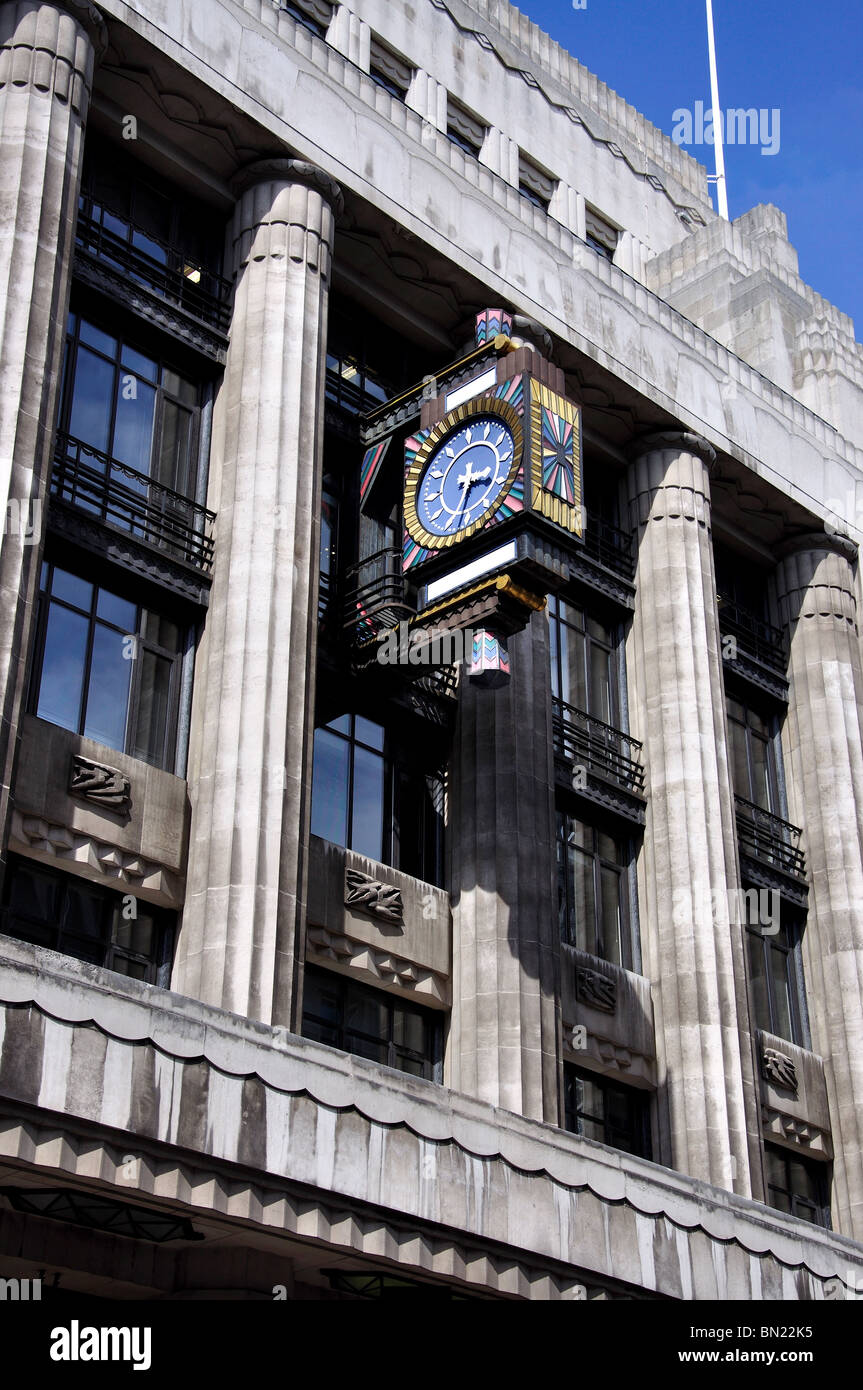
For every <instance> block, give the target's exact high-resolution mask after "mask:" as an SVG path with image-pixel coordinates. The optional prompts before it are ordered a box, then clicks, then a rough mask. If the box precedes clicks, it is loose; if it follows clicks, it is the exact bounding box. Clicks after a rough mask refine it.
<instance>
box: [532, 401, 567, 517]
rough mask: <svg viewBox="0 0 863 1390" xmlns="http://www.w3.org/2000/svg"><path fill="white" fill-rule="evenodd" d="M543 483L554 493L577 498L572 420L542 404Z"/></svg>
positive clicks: (565, 500)
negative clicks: (573, 460)
mask: <svg viewBox="0 0 863 1390" xmlns="http://www.w3.org/2000/svg"><path fill="white" fill-rule="evenodd" d="M540 418H541V429H542V485H543V487H544V488H545V490H546V491H547V492H550V493H551V494H552V496H553V497H561V498H562V499H563V501H564V502H570V503H572V502H574V501H575V473H574V469H573V462H572V443H573V429H572V422H571V421H570V420H565V419H564V418H563V416H562V415H558V414H557V413H556V412H555V411H553V410H549V409H548V408H547V407H546V406H542V407H541V417H540Z"/></svg>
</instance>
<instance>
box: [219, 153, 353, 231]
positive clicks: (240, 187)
mask: <svg viewBox="0 0 863 1390" xmlns="http://www.w3.org/2000/svg"><path fill="white" fill-rule="evenodd" d="M262 183H281V184H283V185H284V186H285V187H288V186H289V185H291V184H302V185H303V186H304V187H305V188H311V189H313V190H314V191H315V192H316V193H319V194H320V195H321V197H322V198H324V199H325V200H326V202H327V203H329V205H330V207H331V208H332V210H333V212H334V213H335V215H336V217H340V216H341V214H342V212H343V211H344V205H345V200H344V195H343V194H342V190H341V188H340V187H339V185H338V184H337V183H336V181H335V179H333V178H330V175H329V174H327V173H325V172H324V170H323V169H319V168H318V166H317V165H316V164H310V163H309V162H308V161H307V160H305V159H287V158H284V159H282V158H273V159H256V160H255V162H254V163H253V164H247V165H246V166H245V167H244V168H242V169H239V170H238V171H237V173H236V174H235V175H234V177H233V178H232V180H231V191H232V192H233V193H234V195H235V196H236V197H237V198H241V197H242V195H243V194H244V193H247V192H248V191H249V189H250V188H254V187H255V186H256V185H258V184H262Z"/></svg>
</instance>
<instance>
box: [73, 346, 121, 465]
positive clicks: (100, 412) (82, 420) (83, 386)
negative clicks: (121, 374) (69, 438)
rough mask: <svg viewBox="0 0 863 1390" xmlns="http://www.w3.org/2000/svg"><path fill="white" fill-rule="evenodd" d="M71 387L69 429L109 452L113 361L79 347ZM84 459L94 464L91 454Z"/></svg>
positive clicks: (103, 451) (76, 436) (94, 446)
mask: <svg viewBox="0 0 863 1390" xmlns="http://www.w3.org/2000/svg"><path fill="white" fill-rule="evenodd" d="M72 390H73V395H72V410H71V412H70V416H69V433H70V434H71V435H74V437H75V438H76V439H81V440H83V441H84V443H85V444H91V445H92V446H93V448H94V449H100V450H101V452H102V453H103V454H104V453H108V448H109V439H110V434H111V404H112V398H113V395H114V366H113V363H111V362H106V361H105V360H104V358H102V357H97V356H96V355H95V353H92V352H90V351H89V350H88V349H87V348H84V347H81V348H79V349H78V360H77V362H76V364H75V383H74V386H73V388H72ZM85 462H86V463H87V465H88V466H89V467H93V466H95V460H93V459H91V458H85Z"/></svg>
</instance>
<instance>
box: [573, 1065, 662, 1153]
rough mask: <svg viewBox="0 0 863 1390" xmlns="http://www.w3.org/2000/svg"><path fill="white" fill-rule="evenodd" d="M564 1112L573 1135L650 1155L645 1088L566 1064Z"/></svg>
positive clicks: (626, 1151)
mask: <svg viewBox="0 0 863 1390" xmlns="http://www.w3.org/2000/svg"><path fill="white" fill-rule="evenodd" d="M564 1111H565V1124H566V1128H567V1129H568V1130H571V1131H572V1133H573V1134H583V1135H584V1137H585V1138H586V1139H596V1140H597V1141H598V1142H599V1143H600V1144H608V1145H610V1147H611V1148H613V1149H622V1150H623V1151H624V1153H630V1154H637V1155H638V1157H639V1158H650V1130H649V1123H648V1114H649V1112H648V1100H647V1096H646V1095H645V1093H644V1092H643V1091H637V1090H635V1088H634V1087H632V1086H620V1085H618V1084H617V1083H616V1082H614V1081H608V1080H606V1078H605V1077H604V1076H599V1075H596V1074H594V1073H593V1072H588V1071H580V1070H579V1069H578V1068H577V1067H574V1066H570V1065H566V1066H564Z"/></svg>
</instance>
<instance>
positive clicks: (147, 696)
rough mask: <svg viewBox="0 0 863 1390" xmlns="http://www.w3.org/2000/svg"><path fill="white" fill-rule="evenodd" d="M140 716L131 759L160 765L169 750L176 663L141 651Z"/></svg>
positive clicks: (152, 653)
mask: <svg viewBox="0 0 863 1390" xmlns="http://www.w3.org/2000/svg"><path fill="white" fill-rule="evenodd" d="M138 660H139V661H140V663H141V684H140V688H139V693H138V714H137V720H136V729H135V735H134V739H133V744H132V748H131V750H130V751H131V753H132V756H133V757H135V758H143V760H144V762H148V763H160V762H161V761H162V759H163V757H164V753H165V748H166V743H167V739H166V732H167V723H168V704H169V697H170V691H171V668H172V665H173V663H172V662H171V661H170V660H169V659H168V658H167V657H165V656H156V654H155V653H154V652H148V651H144V650H142V651H141V653H140V655H139V657H138Z"/></svg>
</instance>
